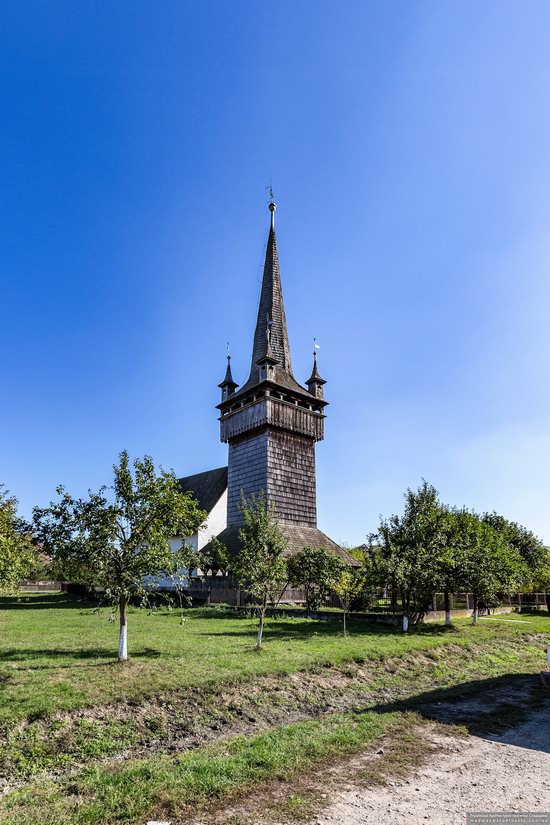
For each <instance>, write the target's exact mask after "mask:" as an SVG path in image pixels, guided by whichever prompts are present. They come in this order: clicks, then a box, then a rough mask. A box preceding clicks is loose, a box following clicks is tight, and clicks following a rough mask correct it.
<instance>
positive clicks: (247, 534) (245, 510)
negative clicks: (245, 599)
mask: <svg viewBox="0 0 550 825" xmlns="http://www.w3.org/2000/svg"><path fill="white" fill-rule="evenodd" d="M241 513H242V516H243V521H244V526H243V527H242V528H241V530H240V532H239V535H240V539H241V550H240V553H239V555H238V556H237V557H236V558H235V559H234V561H233V563H232V567H231V569H232V572H233V574H234V576H235V578H236V579H237V581H238V582H239V584H240V585H241V587H243V588H244V589H245V590H247V591H248V593H250V595H251V596H252V598H253V599H255V600H256V601H257V602H258V604H259V607H260V621H259V626H258V637H257V639H256V648H257V649H258V650H260V648H261V646H262V638H263V632H264V622H265V612H266V609H267V603H268V601H269V598H270V596H271V595H272V594H273V593H274V592H275V591H281V590H283V589H284V586H285V584H286V583H287V582H288V573H287V564H286V559H285V558H284V555H283V554H284V552H285V550H286V546H287V543H286V539H285V537H284V536H283V534H282V532H281V530H280V528H279V526H278V524H277V522H276V520H275V515H274V511H273V508H271V507H268V505H267V502H266V499H265V495H264V494H263V492H261V493H259V494H258V495H257V496H254V495H253V496H251V497H250V498H249V499H246V498H245V497H244V496H243V497H242V500H241Z"/></svg>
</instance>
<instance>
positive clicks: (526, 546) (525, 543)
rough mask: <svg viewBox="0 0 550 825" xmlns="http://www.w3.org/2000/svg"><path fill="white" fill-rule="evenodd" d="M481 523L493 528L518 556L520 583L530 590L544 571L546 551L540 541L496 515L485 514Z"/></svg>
mask: <svg viewBox="0 0 550 825" xmlns="http://www.w3.org/2000/svg"><path fill="white" fill-rule="evenodd" d="M482 521H483V522H484V523H485V524H489V525H490V526H491V527H493V528H494V529H495V530H496V531H497V532H498V533H500V535H502V536H503V538H504V539H505V540H506V541H507V543H508V544H509V545H510V547H511V548H512V550H513V552H514V554H515V555H516V558H517V555H519V557H520V559H521V560H522V562H523V571H522V576H521V583H522V584H523V585H524V587H526V588H527V589H532V588H533V586H534V583H535V580H536V579H537V576H538V573H539V571H541V570H543V569H544V566H545V564H546V558H547V553H548V550H547V548H546V547H545V546H544V544H543V543H542V541H541V540H540V539H539V538H537V536H535V534H534V533H532V532H531V531H530V530H528V529H527V528H526V527H523V526H522V525H521V524H518V523H517V522H515V521H509V520H508V519H505V518H504V516H500V515H498V514H497V513H485V514H484V515H483V516H482Z"/></svg>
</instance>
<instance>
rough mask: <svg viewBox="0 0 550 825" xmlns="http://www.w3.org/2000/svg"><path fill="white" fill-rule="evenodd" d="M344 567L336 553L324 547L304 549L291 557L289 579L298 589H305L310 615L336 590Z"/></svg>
mask: <svg viewBox="0 0 550 825" xmlns="http://www.w3.org/2000/svg"><path fill="white" fill-rule="evenodd" d="M344 567H345V565H344V563H343V561H342V560H341V559H340V558H339V557H338V556H337V555H336V553H332V552H330V551H329V550H325V549H324V548H322V547H304V549H303V550H300V551H299V552H298V553H295V554H294V555H293V556H291V558H290V559H289V560H288V579H289V581H291V582H292V584H293V585H295V586H296V587H303V589H304V595H305V601H306V610H307V612H308V613H311V611H313V610H318V609H319V607H320V606H321V605H322V604H323V599H324V598H325V596H328V594H329V593H330V592H331V591H333V590H334V585H335V584H336V583H337V582H338V580H339V578H340V576H341V574H342V571H343V569H344Z"/></svg>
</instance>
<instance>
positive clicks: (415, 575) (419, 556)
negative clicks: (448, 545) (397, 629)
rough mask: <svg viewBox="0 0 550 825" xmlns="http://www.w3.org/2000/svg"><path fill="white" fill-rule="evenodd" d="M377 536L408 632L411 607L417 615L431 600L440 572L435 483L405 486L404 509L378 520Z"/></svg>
mask: <svg viewBox="0 0 550 825" xmlns="http://www.w3.org/2000/svg"><path fill="white" fill-rule="evenodd" d="M379 539H380V541H379V543H380V552H381V555H382V557H383V559H384V563H385V565H386V569H387V573H388V577H389V580H390V582H391V583H392V585H393V586H395V587H397V588H399V590H400V592H401V601H402V605H403V631H404V632H407V630H408V628H409V619H410V616H411V611H412V612H414V614H415V615H416V616H418V615H420V614H422V613H423V612H425V611H426V609H427V608H428V606H429V604H430V601H431V599H432V596H433V593H434V591H435V588H436V585H437V580H438V575H439V570H438V565H437V561H438V559H439V558H440V556H441V553H442V549H443V548H444V547H445V541H446V518H445V511H444V508H442V506H441V504H440V503H439V500H438V494H437V490H436V489H435V487H433V486H432V485H431V484H428V483H427V482H426V481H422V484H421V485H420V487H419V488H418V490H416V491H413V490H410V489H409V490H407V492H406V493H405V512H404V513H403V515H402V516H391V517H390V518H389V519H382V520H381V523H380V528H379Z"/></svg>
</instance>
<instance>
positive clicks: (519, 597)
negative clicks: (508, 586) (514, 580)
mask: <svg viewBox="0 0 550 825" xmlns="http://www.w3.org/2000/svg"><path fill="white" fill-rule="evenodd" d="M518 613H521V593H518Z"/></svg>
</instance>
